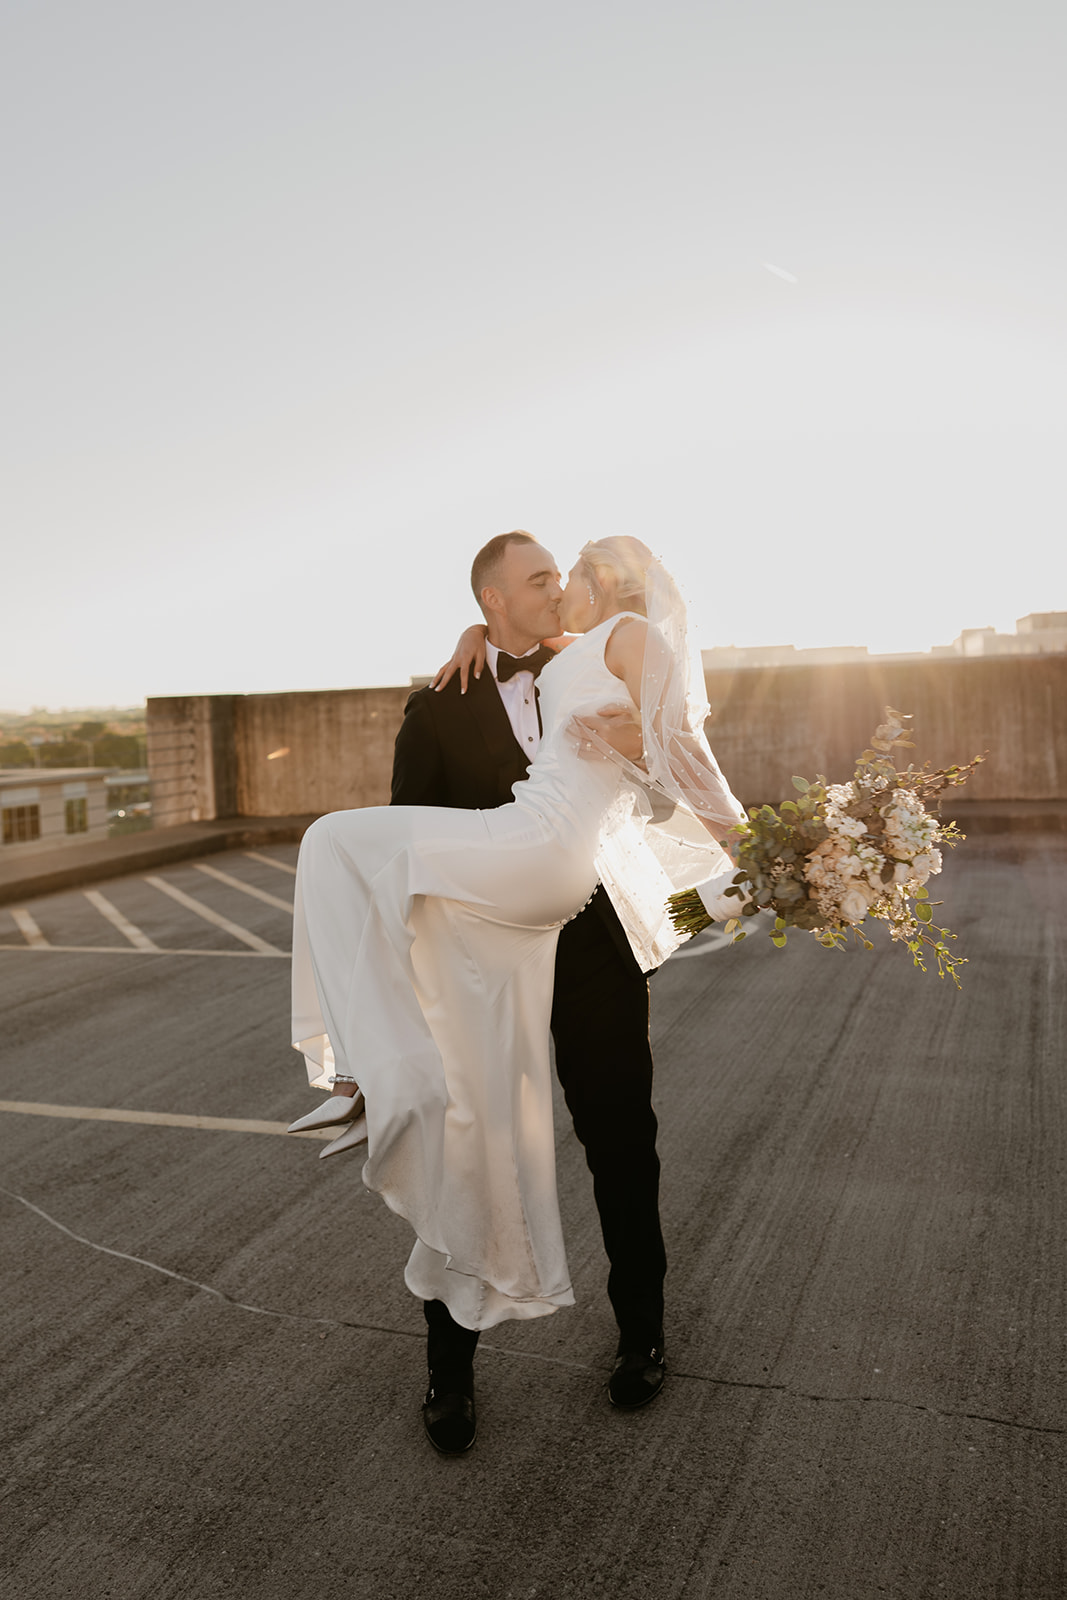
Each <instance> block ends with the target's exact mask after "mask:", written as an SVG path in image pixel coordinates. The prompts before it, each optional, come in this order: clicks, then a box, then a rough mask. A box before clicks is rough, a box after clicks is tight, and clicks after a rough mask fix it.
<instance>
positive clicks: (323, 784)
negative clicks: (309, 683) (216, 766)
mask: <svg viewBox="0 0 1067 1600" xmlns="http://www.w3.org/2000/svg"><path fill="white" fill-rule="evenodd" d="M410 693H411V690H410V689H338V690H333V691H329V690H326V691H320V692H316V693H310V694H250V695H242V696H239V697H238V699H237V701H236V705H235V712H234V731H235V741H236V749H237V773H238V777H237V808H238V810H237V814H238V816H242V817H285V816H299V815H303V814H305V813H308V812H312V811H315V812H322V811H345V810H348V809H349V808H351V807H354V806H381V805H387V804H388V801H389V784H390V778H391V775H392V770H393V740H394V739H395V738H396V730H397V728H399V726H400V723H401V720H402V718H403V715H404V706H405V704H406V702H407V698H408V695H409V694H410Z"/></svg>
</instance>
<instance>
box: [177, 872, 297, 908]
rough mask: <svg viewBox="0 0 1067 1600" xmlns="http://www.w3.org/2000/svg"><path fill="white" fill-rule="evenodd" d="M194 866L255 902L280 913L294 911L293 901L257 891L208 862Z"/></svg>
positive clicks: (263, 890)
mask: <svg viewBox="0 0 1067 1600" xmlns="http://www.w3.org/2000/svg"><path fill="white" fill-rule="evenodd" d="M193 866H194V867H195V868H196V870H197V872H206V873H207V874H208V876H209V877H211V878H217V879H218V881H219V883H225V884H228V885H229V887H230V888H231V889H240V891H241V893H242V894H250V895H251V896H252V897H253V899H255V900H262V901H263V903H264V905H268V906H277V907H278V910H279V911H292V909H293V902H292V901H291V900H281V899H279V897H278V896H277V895H276V894H268V893H267V891H266V889H257V888H256V887H255V885H254V884H251V883H242V882H241V880H240V878H231V877H230V874H229V873H228V872H220V871H219V869H218V867H209V866H208V865H207V864H206V862H203V861H194V862H193Z"/></svg>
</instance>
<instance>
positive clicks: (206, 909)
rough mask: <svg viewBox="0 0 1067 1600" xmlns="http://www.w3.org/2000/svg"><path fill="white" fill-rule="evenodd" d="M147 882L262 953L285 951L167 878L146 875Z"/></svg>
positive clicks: (273, 954) (271, 953)
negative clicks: (176, 886)
mask: <svg viewBox="0 0 1067 1600" xmlns="http://www.w3.org/2000/svg"><path fill="white" fill-rule="evenodd" d="M144 881H145V883H150V884H151V885H152V887H153V889H159V890H160V891H161V892H162V893H163V894H168V895H170V897H171V899H172V900H176V901H177V902H178V904H179V905H180V906H184V907H185V908H186V910H187V911H193V912H195V913H196V915H197V916H198V917H203V919H204V921H205V922H210V923H213V924H214V926H215V927H216V928H221V929H222V930H223V932H224V933H228V934H229V935H230V936H231V938H234V939H240V941H241V943H242V944H246V945H248V946H249V947H250V948H251V949H252V950H258V951H259V953H260V955H265V956H280V955H284V953H285V952H284V951H282V950H279V949H278V948H277V947H276V946H275V945H273V944H268V943H267V941H266V939H261V938H260V937H259V934H258V933H249V931H248V929H247V928H242V927H240V926H239V925H238V924H237V923H236V922H231V921H230V919H229V917H222V916H220V915H219V913H218V912H217V911H212V909H211V907H210V906H206V905H204V903H203V901H202V900H194V899H193V897H192V895H191V894H185V893H183V891H182V890H181V889H176V888H175V887H174V885H173V884H172V883H168V882H167V880H166V879H165V878H155V877H147V876H146V877H145V880H144Z"/></svg>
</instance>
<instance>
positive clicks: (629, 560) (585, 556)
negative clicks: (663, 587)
mask: <svg viewBox="0 0 1067 1600" xmlns="http://www.w3.org/2000/svg"><path fill="white" fill-rule="evenodd" d="M652 559H653V557H652V552H651V550H650V549H649V548H648V546H647V545H646V544H642V543H641V541H640V539H632V538H631V537H630V536H629V535H628V534H619V535H616V536H614V537H612V538H610V539H599V540H594V541H593V542H591V543H590V544H587V545H583V547H582V549H581V550H579V552H578V560H579V562H580V563H581V568H582V577H583V578H584V579H585V580H586V581H587V582H588V584H589V587H590V589H591V591H592V592H593V594H594V595H595V596H596V598H597V599H598V600H599V599H604V598H606V590H605V587H604V576H605V574H607V573H610V574H611V575H612V577H613V578H614V579H615V596H614V598H615V599H616V600H617V601H618V603H619V605H620V606H621V607H622V609H623V610H624V611H636V612H638V613H639V614H640V615H641V616H646V615H647V612H646V610H645V576H646V574H647V572H648V566H649V562H650V561H651V560H652Z"/></svg>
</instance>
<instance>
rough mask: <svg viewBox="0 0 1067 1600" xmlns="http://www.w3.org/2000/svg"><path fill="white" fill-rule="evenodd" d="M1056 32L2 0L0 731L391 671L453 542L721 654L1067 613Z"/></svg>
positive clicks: (1018, 20)
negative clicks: (484, 548)
mask: <svg viewBox="0 0 1067 1600" xmlns="http://www.w3.org/2000/svg"><path fill="white" fill-rule="evenodd" d="M1065 47H1067V9H1065V8H1063V7H1058V6H1053V5H1051V4H1049V3H1047V0H1041V3H1035V0H1012V3H1011V4H1010V5H1009V4H1008V3H1007V0H1001V3H999V4H989V3H986V0H896V3H895V4H894V5H892V6H889V5H886V4H885V3H884V0H883V3H880V4H877V5H875V4H871V3H868V0H745V3H742V0H699V3H690V0H654V3H636V0H610V3H608V0H565V3H560V0H539V4H538V5H537V6H530V5H521V6H520V5H516V4H512V3H510V0H484V3H482V0H450V3H449V4H447V5H445V4H442V3H441V0H432V3H431V0H391V3H390V4H388V5H382V4H380V3H379V0H375V3H374V4H371V3H369V0H298V3H297V0H183V3H182V4H181V5H174V4H165V3H163V0H93V4H92V5H86V4H85V3H84V0H0V151H2V156H0V160H2V163H3V167H4V174H3V193H4V202H3V206H2V208H0V213H2V215H0V229H2V233H3V238H2V240H0V246H2V248H0V260H2V262H3V266H2V272H3V278H4V292H3V295H2V296H0V372H2V375H0V389H2V394H3V412H4V415H3V427H2V430H0V433H2V438H0V452H2V455H3V461H2V462H0V501H2V503H0V512H2V521H3V528H4V532H3V548H4V557H3V563H2V569H0V570H2V576H0V708H3V709H7V710H28V709H29V708H30V707H31V706H50V707H58V706H64V705H70V706H87V705H110V704H115V705H126V704H133V703H136V702H139V701H141V700H142V699H144V698H145V697H146V696H149V695H163V694H194V693H212V692H215V693H254V692H269V691H277V690H284V689H293V690H295V689H310V688H340V687H349V686H358V685H373V684H396V683H406V682H407V681H408V679H409V678H410V677H411V676H412V675H419V674H424V673H428V672H432V671H433V670H434V669H435V668H436V667H437V666H438V665H439V664H440V663H441V662H442V661H443V660H444V659H445V658H446V657H447V656H448V654H449V653H450V651H451V647H452V643H453V641H454V639H455V637H456V635H457V633H458V632H459V630H460V628H462V627H463V626H465V625H466V624H467V623H468V622H469V621H472V620H475V618H476V612H475V610H474V604H473V599H472V597H471V594H470V590H469V586H468V574H469V570H470V561H471V558H472V556H473V554H474V552H475V551H476V550H477V549H478V548H479V546H480V545H482V544H483V543H485V542H486V540H488V539H489V538H492V537H493V536H494V535H495V534H497V533H501V532H505V531H507V530H508V529H510V528H516V527H519V528H525V529H528V530H529V531H531V532H532V533H534V534H535V535H536V536H537V537H538V538H539V539H540V540H541V541H542V542H543V543H544V544H545V545H546V546H547V547H548V549H549V550H551V551H552V552H553V554H554V555H555V556H556V558H557V560H558V561H559V563H560V565H561V567H562V568H563V570H564V571H566V569H567V568H568V567H569V566H570V565H571V563H572V562H573V560H574V558H575V555H576V553H577V551H578V549H579V548H580V546H581V545H582V544H583V543H584V542H585V541H586V540H588V539H593V538H602V537H604V536H606V535H608V534H611V533H628V534H636V535H637V536H638V537H640V538H642V539H644V540H645V541H646V542H647V543H648V544H649V545H651V546H652V548H653V549H654V550H655V551H656V553H657V554H659V555H660V556H661V557H662V558H663V559H664V561H665V562H666V563H667V565H668V566H669V567H670V568H671V569H672V570H673V571H674V572H675V573H676V575H677V576H678V577H679V579H680V581H681V583H682V585H683V588H684V589H685V591H686V592H687V594H688V596H689V599H690V605H691V614H692V619H693V631H694V634H695V636H696V638H697V641H698V643H699V644H700V645H701V646H702V647H703V648H710V647H712V646H714V645H726V644H735V645H762V644H794V645H796V646H798V647H800V648H803V647H806V646H813V645H832V644H861V645H868V646H869V647H870V648H871V649H872V650H878V651H886V650H925V649H929V648H930V647H931V646H932V645H935V644H947V643H950V642H951V641H952V640H953V639H954V638H955V637H956V636H957V635H958V634H959V632H960V631H961V629H963V628H965V627H982V626H994V627H996V628H998V629H999V630H1001V631H1011V630H1012V629H1013V628H1014V625H1015V621H1016V619H1017V618H1018V617H1021V616H1024V615H1026V614H1027V613H1029V612H1032V611H1047V610H1067V555H1065V553H1064V552H1065V548H1067V539H1065V533H1067V518H1065V509H1067V507H1065V501H1067V487H1065V474H1064V470H1063V463H1064V459H1065V454H1067V452H1065V445H1067V359H1065V358H1067V207H1065V205H1064V194H1065V192H1067V181H1065V180H1067V174H1065V170H1064V168H1065V152H1067V95H1064V93H1063V83H1064V81H1065V71H1067V48H1065Z"/></svg>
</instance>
